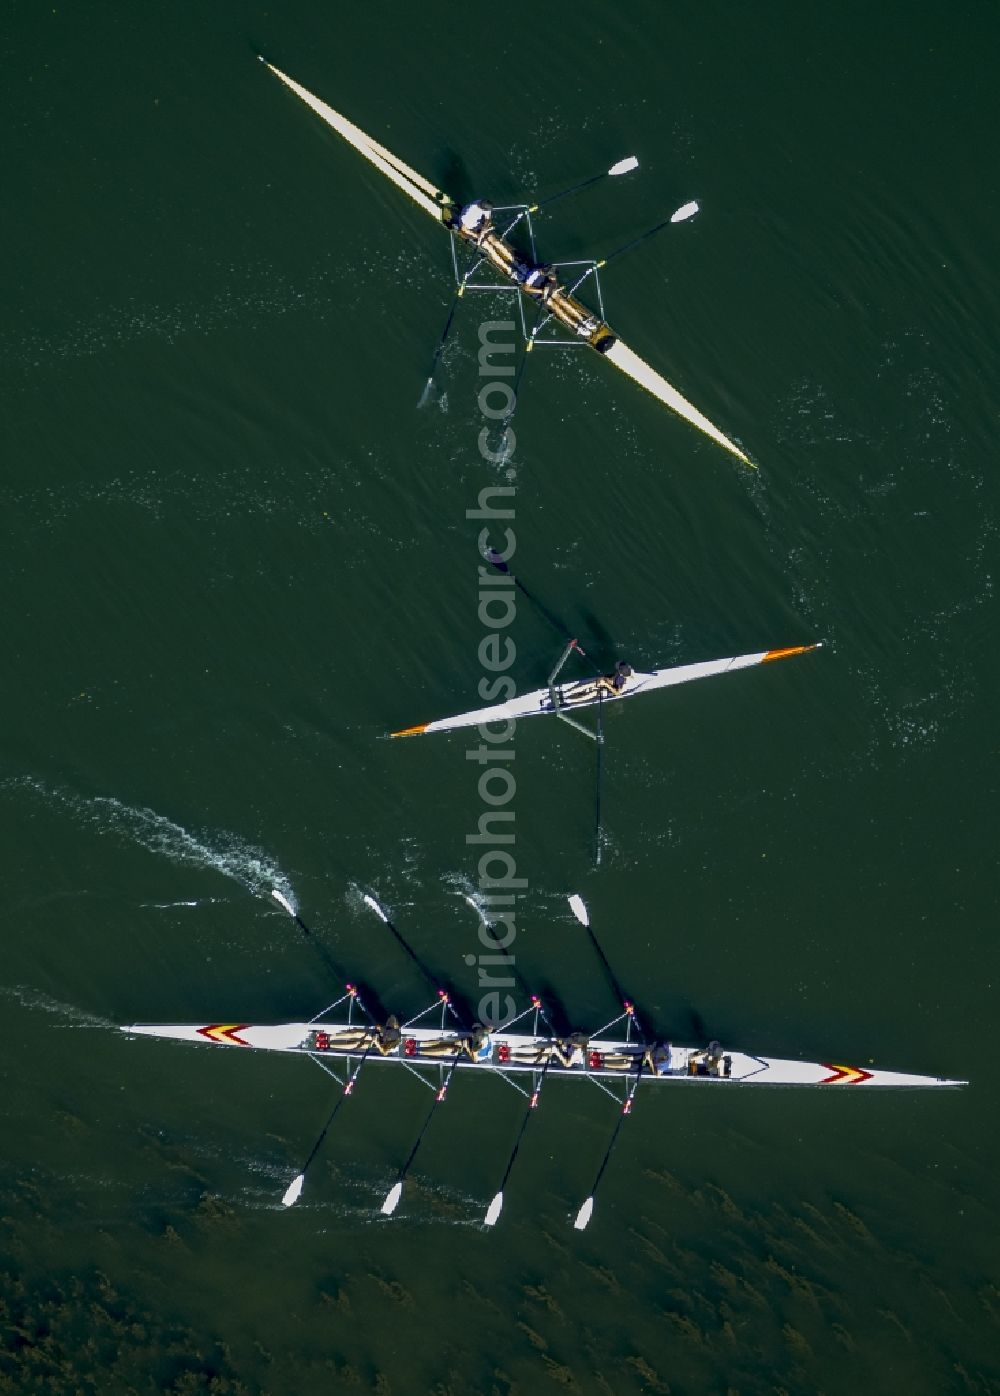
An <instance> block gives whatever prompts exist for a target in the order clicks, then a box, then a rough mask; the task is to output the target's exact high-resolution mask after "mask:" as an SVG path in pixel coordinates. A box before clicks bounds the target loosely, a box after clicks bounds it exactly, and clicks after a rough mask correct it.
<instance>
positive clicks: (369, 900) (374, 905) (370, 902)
mask: <svg viewBox="0 0 1000 1396" xmlns="http://www.w3.org/2000/svg"><path fill="white" fill-rule="evenodd" d="M362 901H363V902H364V904H365V906H367V907H370V908H371V910H372V911H374V913H375V915H376V916H377V917H378V918H379V920H381V921H384V922H385V923H386V925H388V924H389V918H388V916H386V914H385V912H384V911H383V910H382V908H381V907H380V906H379V904H378V902H377V901H376V900H375V898H374V897H372V896H370V895H369V894H368V893H367V892H366V893H365V894H364V896H363V897H362Z"/></svg>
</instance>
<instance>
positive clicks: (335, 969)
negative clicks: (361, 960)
mask: <svg viewBox="0 0 1000 1396" xmlns="http://www.w3.org/2000/svg"><path fill="white" fill-rule="evenodd" d="M271 896H272V897H273V898H274V900H275V901H276V902H277V903H278V905H279V906H280V907H281V908H282V909H283V910H284V911H287V912H288V914H289V916H290V917H291V918H292V920H293V921H294V922H295V924H296V926H298V928H299V930H300V931H301V932H302V934H303V935H304V936H305V937H306V939H307V940H308V941H309V942H310V943H311V944H312V945H313V946H315V948H316V952H317V954H318V955H319V956H320V957H321V959H322V961H323V963H324V964H325V965H326V967H327V969H328V970H329V971H330V974H331V975H332V976H333V977H334V978H335V979H343V975H342V974H341V972H340V967H339V966H338V964H337V962H336V960H335V959H334V958H333V956H332V955H331V954H330V952H329V950H327V948H326V946H325V945H323V944H322V943H321V942H320V941H318V940H317V939H316V937H315V936H314V935H313V933H312V931H311V930H310V929H309V927H308V926H307V925H306V923H305V922H304V921H303V919H302V917H301V916H300V915H299V913H298V912H297V911H296V910H295V908H294V906H292V904H291V902H290V901H289V900H288V898H287V897H286V896H284V895H283V893H281V892H279V891H278V889H277V887H272V888H271Z"/></svg>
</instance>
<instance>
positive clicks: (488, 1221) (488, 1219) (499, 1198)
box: [483, 1192, 503, 1226]
mask: <svg viewBox="0 0 1000 1396" xmlns="http://www.w3.org/2000/svg"><path fill="white" fill-rule="evenodd" d="M502 1207H503V1193H502V1192H498V1193H497V1195H496V1197H494V1199H493V1201H492V1202H491V1203H490V1206H489V1211H488V1212H487V1213H486V1216H485V1217H484V1218H483V1226H496V1224H497V1219H498V1218H499V1216H500V1211H501V1208H502Z"/></svg>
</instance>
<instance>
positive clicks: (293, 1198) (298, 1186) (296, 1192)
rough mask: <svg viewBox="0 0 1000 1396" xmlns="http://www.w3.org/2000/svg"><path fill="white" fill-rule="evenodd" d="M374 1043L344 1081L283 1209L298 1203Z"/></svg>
mask: <svg viewBox="0 0 1000 1396" xmlns="http://www.w3.org/2000/svg"><path fill="white" fill-rule="evenodd" d="M375 1042H376V1039H375V1037H372V1040H371V1042H369V1044H368V1046H367V1047H366V1048H365V1050H364V1055H363V1056H362V1058H361V1060H360V1061H359V1062H358V1064H357V1066H356V1067H355V1068H354V1071H353V1072H352V1074H351V1075H350V1076H349V1077H348V1078H347V1081H346V1082H345V1084H344V1089H343V1090H342V1091H341V1093H340V1095H339V1096H338V1097H337V1103H336V1105H335V1106H334V1107H333V1109H332V1110H331V1111H330V1117H329V1119H328V1120H327V1122H326V1124H325V1125H324V1126H323V1128H322V1129H321V1130H320V1132H319V1137H318V1138H317V1140H316V1143H315V1144H314V1145H313V1146H312V1149H311V1150H310V1152H309V1157H308V1158H307V1159H306V1161H305V1163H304V1164H303V1165H302V1172H301V1173H300V1174H299V1175H298V1177H297V1178H295V1179H293V1181H292V1182H291V1183H290V1184H289V1185H288V1188H287V1189H286V1191H285V1195H284V1197H283V1198H282V1199H281V1205H282V1206H283V1207H293V1206H294V1205H295V1203H296V1202H298V1200H299V1198H300V1197H301V1195H302V1188H303V1186H304V1184H305V1181H306V1174H307V1173H308V1172H309V1165H310V1164H311V1163H312V1161H313V1159H314V1158H315V1157H316V1155H317V1154H318V1153H319V1151H320V1147H321V1146H322V1143H323V1140H324V1139H325V1138H326V1136H327V1135H328V1134H329V1132H330V1126H331V1125H332V1124H333V1122H334V1120H335V1119H336V1118H337V1111H338V1110H339V1109H340V1107H341V1106H342V1105H343V1103H344V1101H345V1100H346V1099H347V1097H348V1096H349V1095H350V1094H351V1092H352V1091H353V1090H354V1085H355V1082H356V1081H357V1079H358V1077H359V1076H360V1075H361V1068H362V1067H363V1066H364V1064H365V1062H366V1061H367V1060H368V1055H369V1053H370V1052H371V1051H372V1049H373V1047H374V1046H375Z"/></svg>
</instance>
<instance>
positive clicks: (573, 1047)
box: [552, 1032, 589, 1067]
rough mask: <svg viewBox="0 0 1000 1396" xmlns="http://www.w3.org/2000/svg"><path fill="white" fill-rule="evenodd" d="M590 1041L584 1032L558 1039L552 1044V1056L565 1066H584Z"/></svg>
mask: <svg viewBox="0 0 1000 1396" xmlns="http://www.w3.org/2000/svg"><path fill="white" fill-rule="evenodd" d="M588 1041H589V1039H588V1037H587V1034H586V1033H583V1032H574V1033H570V1035H569V1037H557V1038H556V1039H555V1041H554V1042H553V1044H552V1056H553V1057H555V1059H556V1060H557V1061H558V1062H560V1063H561V1064H562V1065H563V1066H566V1067H571V1066H582V1065H583V1060H584V1053H585V1052H586V1050H587V1044H588Z"/></svg>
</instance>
